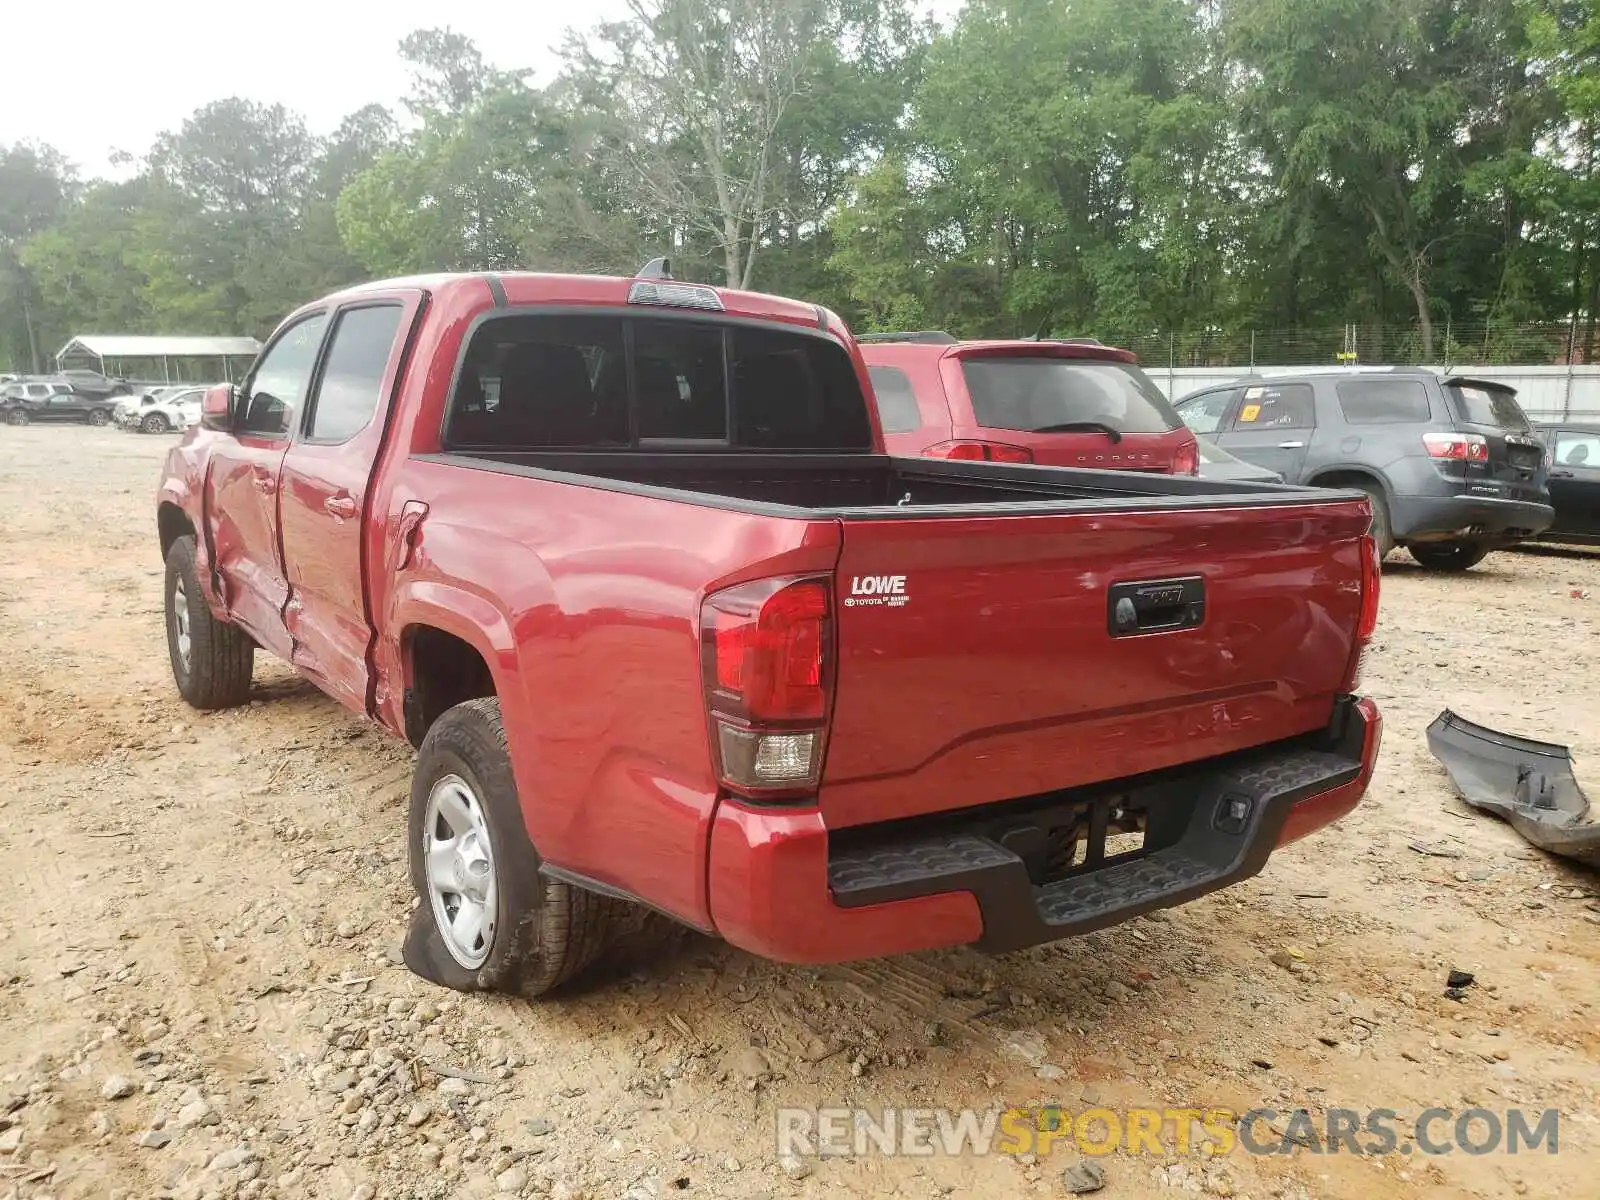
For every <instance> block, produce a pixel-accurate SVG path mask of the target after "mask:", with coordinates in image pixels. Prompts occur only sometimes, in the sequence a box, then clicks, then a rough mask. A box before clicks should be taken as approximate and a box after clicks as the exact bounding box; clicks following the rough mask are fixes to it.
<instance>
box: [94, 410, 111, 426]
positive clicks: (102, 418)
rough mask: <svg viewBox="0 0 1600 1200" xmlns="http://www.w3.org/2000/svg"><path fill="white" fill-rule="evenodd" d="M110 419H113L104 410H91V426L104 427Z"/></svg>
mask: <svg viewBox="0 0 1600 1200" xmlns="http://www.w3.org/2000/svg"><path fill="white" fill-rule="evenodd" d="M110 419H111V417H110V416H109V415H108V414H107V412H106V410H105V409H103V408H92V409H90V410H89V424H91V425H104V424H105V423H106V422H107V421H109V420H110Z"/></svg>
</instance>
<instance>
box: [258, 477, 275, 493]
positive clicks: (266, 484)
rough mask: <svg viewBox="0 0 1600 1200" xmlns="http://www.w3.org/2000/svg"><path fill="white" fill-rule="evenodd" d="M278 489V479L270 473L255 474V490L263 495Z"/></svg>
mask: <svg viewBox="0 0 1600 1200" xmlns="http://www.w3.org/2000/svg"><path fill="white" fill-rule="evenodd" d="M277 490H278V481H277V480H276V479H275V478H273V477H272V476H271V475H257V476H256V491H258V492H260V493H261V494H262V495H263V496H270V495H272V494H273V493H274V492H276V491H277Z"/></svg>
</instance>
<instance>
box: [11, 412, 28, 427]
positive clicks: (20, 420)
mask: <svg viewBox="0 0 1600 1200" xmlns="http://www.w3.org/2000/svg"><path fill="white" fill-rule="evenodd" d="M27 423H28V414H27V412H26V410H24V409H20V408H13V409H12V410H11V411H10V412H8V413H7V414H6V424H8V425H26V424H27Z"/></svg>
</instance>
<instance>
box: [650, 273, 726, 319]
mask: <svg viewBox="0 0 1600 1200" xmlns="http://www.w3.org/2000/svg"><path fill="white" fill-rule="evenodd" d="M628 303H629V304H656V305H660V306H661V307H664V308H699V309H704V310H705V311H707V312H724V311H726V310H725V309H724V307H723V303H722V297H721V296H719V295H717V289H716V288H714V287H706V286H704V285H703V284H694V283H671V282H660V281H657V280H653V279H641V280H639V281H638V282H637V283H635V284H634V285H633V286H632V287H630V288H629V289H628Z"/></svg>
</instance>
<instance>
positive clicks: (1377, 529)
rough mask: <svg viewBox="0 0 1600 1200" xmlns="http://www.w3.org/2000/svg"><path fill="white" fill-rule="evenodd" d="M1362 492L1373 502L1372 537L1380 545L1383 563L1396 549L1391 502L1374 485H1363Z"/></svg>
mask: <svg viewBox="0 0 1600 1200" xmlns="http://www.w3.org/2000/svg"><path fill="white" fill-rule="evenodd" d="M1361 490H1362V491H1363V492H1365V493H1366V494H1367V499H1368V500H1370V501H1372V536H1373V539H1374V540H1375V541H1376V542H1377V543H1378V561H1379V562H1382V561H1383V560H1384V559H1386V558H1388V557H1389V553H1390V551H1392V550H1393V549H1394V525H1393V524H1392V522H1391V521H1390V520H1389V502H1388V501H1387V500H1386V499H1384V496H1383V491H1382V490H1381V489H1380V488H1378V487H1376V486H1374V485H1371V484H1366V485H1363V486H1362V488H1361Z"/></svg>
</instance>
